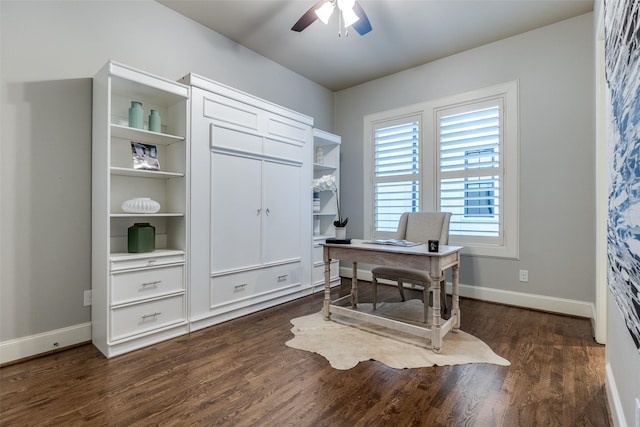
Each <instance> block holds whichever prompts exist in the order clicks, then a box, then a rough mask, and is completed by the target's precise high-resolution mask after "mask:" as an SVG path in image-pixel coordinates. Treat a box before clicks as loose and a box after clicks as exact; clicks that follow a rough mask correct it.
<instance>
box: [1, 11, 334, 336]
mask: <svg viewBox="0 0 640 427" xmlns="http://www.w3.org/2000/svg"><path fill="white" fill-rule="evenodd" d="M0 15H1V17H0V19H1V25H0V31H1V33H0V36H1V46H0V47H1V49H0V51H1V55H2V56H1V60H2V64H1V67H2V68H1V83H2V85H1V87H0V89H1V90H0V92H1V104H0V107H1V137H2V146H1V151H0V155H1V158H0V161H1V164H0V169H1V175H0V179H1V181H0V191H1V193H0V196H1V200H2V207H1V209H2V210H1V218H0V222H1V224H0V242H1V251H2V252H1V258H0V260H1V264H0V304H1V305H0V311H1V312H0V342H3V341H7V340H11V339H14V338H20V337H26V336H30V335H34V334H38V333H42V332H47V331H52V330H56V329H60V328H64V327H67V326H72V325H77V324H81V323H84V322H89V321H90V320H91V319H90V307H83V295H82V294H83V291H84V290H85V289H90V288H91V271H90V266H91V262H90V261H91V259H90V257H91V77H92V76H93V75H94V74H95V73H96V72H97V71H98V70H99V69H100V68H101V67H102V66H103V65H104V64H105V63H106V62H107V61H108V60H109V59H113V60H116V61H119V62H122V63H124V64H127V65H130V66H133V67H137V68H140V69H142V70H145V71H148V72H151V73H154V74H157V75H160V76H163V77H166V78H169V79H173V80H177V79H179V78H180V77H182V76H183V75H185V74H187V73H189V72H195V73H198V74H201V75H203V76H206V77H209V78H212V79H214V80H218V81H220V82H222V83H225V84H228V85H230V86H233V87H236V88H238V89H240V90H243V91H246V92H249V93H251V94H254V95H256V96H259V97H262V98H264V99H267V100H269V101H271V102H275V103H277V104H280V105H283V106H285V107H288V108H291V109H293V110H296V111H299V112H301V113H304V114H307V115H309V116H312V117H314V119H315V123H316V126H317V127H320V128H324V129H329V130H330V129H331V128H332V127H333V116H332V113H333V93H332V92H330V91H328V90H326V89H324V88H322V87H321V86H319V85H317V84H315V83H312V82H311V81H309V80H307V79H305V78H303V77H301V76H299V75H297V74H295V73H293V72H292V71H290V70H288V69H286V68H284V67H282V66H280V65H278V64H276V63H274V62H272V61H270V60H267V59H266V58H264V57H262V56H260V55H257V54H256V53H254V52H253V51H250V50H248V49H246V48H244V47H242V46H240V45H238V44H236V43H234V42H232V41H230V40H229V39H226V38H224V37H222V36H220V35H219V34H217V33H215V32H212V31H210V30H208V29H206V28H204V27H202V26H201V25H199V24H196V23H195V22H193V21H191V20H188V19H186V18H183V17H182V16H180V15H178V14H176V13H175V12H173V11H171V10H169V9H167V8H165V7H164V6H162V5H160V4H158V3H155V2H153V1H150V0H141V1H82V2H81V1H44V2H35V1H27V2H24V1H20V2H18V1H5V0H2V1H0ZM300 94H305V96H304V97H302V96H300Z"/></svg>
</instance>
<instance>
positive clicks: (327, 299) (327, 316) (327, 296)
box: [322, 246, 331, 320]
mask: <svg viewBox="0 0 640 427" xmlns="http://www.w3.org/2000/svg"><path fill="white" fill-rule="evenodd" d="M330 305H331V258H329V248H327V247H326V246H325V247H324V301H323V302H322V314H323V315H324V320H331V311H330V308H329V306H330Z"/></svg>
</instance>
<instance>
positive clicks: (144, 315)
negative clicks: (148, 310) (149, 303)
mask: <svg viewBox="0 0 640 427" xmlns="http://www.w3.org/2000/svg"><path fill="white" fill-rule="evenodd" d="M161 314H162V313H161V312H159V311H156V312H155V313H153V314H143V315H142V320H147V319H148V318H150V317H153V318H154V319H155V318H156V316H160V315H161Z"/></svg>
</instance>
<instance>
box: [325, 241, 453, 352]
mask: <svg viewBox="0 0 640 427" xmlns="http://www.w3.org/2000/svg"><path fill="white" fill-rule="evenodd" d="M323 246H324V302H323V307H322V310H323V314H324V317H325V319H326V320H330V319H331V314H339V315H341V316H345V317H350V318H355V319H360V320H364V321H367V322H370V323H373V324H376V325H380V326H383V327H387V328H391V329H395V330H399V331H403V332H407V333H410V334H413V335H418V336H421V337H425V338H430V339H431V344H432V347H433V351H434V352H435V353H439V352H440V348H441V347H442V338H443V337H444V336H445V335H446V334H447V333H448V332H449V331H451V330H454V331H456V330H457V329H458V328H459V327H460V301H459V298H458V280H459V271H460V250H461V249H462V246H447V245H440V248H439V251H438V252H428V251H427V245H426V244H422V245H419V246H411V247H399V246H390V245H377V244H370V243H363V241H362V240H356V239H353V240H352V241H351V244H348V245H345V244H336V243H325V244H324V245H323ZM336 259H337V260H345V261H351V262H352V263H353V276H352V280H351V294H350V295H349V296H347V297H343V298H340V299H338V300H336V301H331V288H330V275H331V271H330V263H331V260H336ZM359 262H362V263H367V264H376V265H390V266H395V267H406V268H412V269H417V270H424V271H427V272H429V276H430V279H431V292H433V313H432V321H431V324H430V325H429V324H425V325H424V326H418V325H415V324H411V323H406V322H401V321H399V320H394V319H390V318H385V317H381V316H377V315H375V314H371V313H365V312H362V311H358V275H357V270H358V263H359ZM448 268H451V269H452V273H453V274H452V279H453V304H452V305H453V307H452V309H451V317H450V318H449V319H448V320H446V321H445V320H444V319H442V316H441V313H440V280H441V278H442V276H441V275H442V272H443V271H444V270H446V269H448ZM344 298H351V308H348V307H342V306H339V305H337V304H338V303H339V302H341V301H342V300H344ZM428 326H430V328H429V327H428Z"/></svg>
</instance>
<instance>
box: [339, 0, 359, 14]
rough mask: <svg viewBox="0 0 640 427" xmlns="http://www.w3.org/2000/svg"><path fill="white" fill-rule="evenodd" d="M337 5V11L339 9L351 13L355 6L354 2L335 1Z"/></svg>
mask: <svg viewBox="0 0 640 427" xmlns="http://www.w3.org/2000/svg"><path fill="white" fill-rule="evenodd" d="M337 3H338V9H340V10H341V11H343V12H344V11H345V10H350V11H353V6H354V5H355V4H356V0H337Z"/></svg>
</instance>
